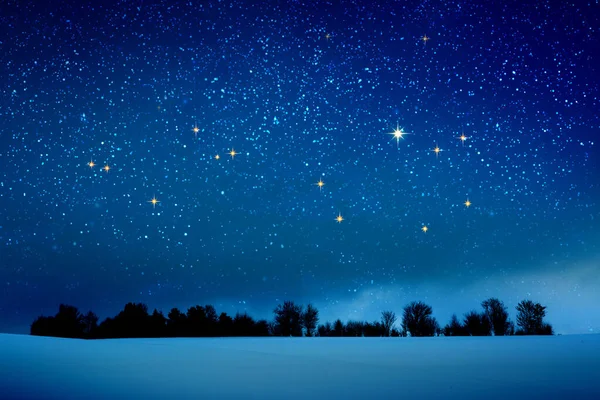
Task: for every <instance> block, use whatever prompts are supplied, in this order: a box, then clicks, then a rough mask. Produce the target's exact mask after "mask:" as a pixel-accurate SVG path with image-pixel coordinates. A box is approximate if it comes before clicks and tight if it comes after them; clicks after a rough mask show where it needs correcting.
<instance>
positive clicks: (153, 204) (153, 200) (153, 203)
mask: <svg viewBox="0 0 600 400" xmlns="http://www.w3.org/2000/svg"><path fill="white" fill-rule="evenodd" d="M148 203H152V206H153V207H154V208H156V203H160V201H158V200H156V195H155V196H154V197H152V200H150V201H148Z"/></svg>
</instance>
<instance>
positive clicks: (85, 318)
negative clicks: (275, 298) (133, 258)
mask: <svg viewBox="0 0 600 400" xmlns="http://www.w3.org/2000/svg"><path fill="white" fill-rule="evenodd" d="M481 307H482V310H481V311H476V310H473V311H470V312H468V313H466V314H465V315H464V317H463V319H462V320H459V318H458V317H457V316H456V314H455V315H452V318H451V319H450V322H449V323H448V324H447V325H446V326H445V327H443V328H442V327H440V325H439V324H438V322H437V320H436V319H435V317H433V310H432V308H431V306H429V305H427V304H425V303H423V302H420V301H414V302H412V303H410V304H408V305H407V306H405V307H404V309H403V310H402V316H401V319H400V329H397V328H395V327H394V324H395V323H396V321H397V317H396V314H395V313H394V312H393V311H383V312H382V313H381V319H380V320H379V321H373V322H364V321H348V322H346V323H343V322H342V321H341V320H340V319H338V320H336V321H335V322H333V323H330V322H326V323H324V324H319V311H318V310H317V308H315V307H314V306H313V305H312V304H308V305H307V306H306V307H303V306H301V305H299V304H296V303H294V302H292V301H286V302H284V303H283V304H280V305H278V306H277V308H275V310H273V313H274V318H273V320H272V321H267V320H264V319H261V320H255V319H254V318H252V317H251V316H249V315H248V314H246V313H243V314H240V313H238V314H236V315H235V316H234V317H231V316H229V315H227V314H226V313H224V312H222V313H221V314H217V311H216V310H215V308H214V307H213V306H212V305H206V306H194V307H190V308H189V309H188V310H187V312H186V313H183V312H181V311H180V310H178V309H177V308H173V309H172V310H171V311H170V312H169V313H168V314H167V316H166V317H165V316H164V314H163V313H162V312H161V311H158V310H156V309H155V310H154V311H153V312H152V313H149V312H148V307H147V306H146V305H145V304H142V303H128V304H126V305H125V307H124V308H123V310H122V311H121V312H119V314H117V315H116V316H115V317H112V318H110V317H109V318H106V319H105V320H104V321H102V323H100V324H98V317H97V316H96V314H94V313H93V312H91V311H90V312H88V313H87V314H82V313H80V312H79V310H78V309H77V308H76V307H73V306H70V305H65V304H61V305H60V307H59V309H58V313H57V314H56V315H55V316H53V317H44V316H40V317H38V318H37V319H36V320H35V321H34V322H33V323H32V324H31V334H32V335H36V336H54V337H64V338H79V339H110V338H160V337H227V336H238V337H239V336H308V337H310V336H321V337H342V336H345V337H383V336H396V337H406V336H411V337H422V336H492V335H493V336H507V335H552V334H553V330H552V325H550V324H548V323H547V322H545V321H544V317H545V315H546V307H544V306H542V305H541V304H539V303H534V302H533V301H531V300H524V301H521V302H520V303H519V304H518V305H517V307H516V309H517V319H516V328H515V324H514V323H513V322H512V321H511V320H510V319H509V315H508V310H507V308H506V307H505V306H504V303H503V302H502V301H500V300H498V299H496V298H490V299H488V300H485V301H483V302H482V303H481Z"/></svg>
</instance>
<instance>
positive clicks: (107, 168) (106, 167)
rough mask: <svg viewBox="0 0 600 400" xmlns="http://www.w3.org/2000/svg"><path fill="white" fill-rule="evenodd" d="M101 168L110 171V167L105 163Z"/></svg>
mask: <svg viewBox="0 0 600 400" xmlns="http://www.w3.org/2000/svg"><path fill="white" fill-rule="evenodd" d="M102 169H103V170H105V171H106V172H108V171H110V167H109V166H108V164H106V165H105V166H104V168H102Z"/></svg>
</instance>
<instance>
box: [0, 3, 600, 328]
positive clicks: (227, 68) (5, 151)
mask: <svg viewBox="0 0 600 400" xmlns="http://www.w3.org/2000/svg"><path fill="white" fill-rule="evenodd" d="M84 3H88V4H84ZM599 7H600V6H599V5H598V3H597V2H595V1H588V2H586V1H576V2H571V3H570V4H566V3H563V2H556V1H546V2H543V1H506V2H502V3H501V4H495V5H491V4H490V2H488V1H473V2H471V1H470V2H464V1H445V2H440V1H422V0H419V1H402V2H392V1H389V2H372V1H341V2H327V1H318V2H317V1H314V2H312V1H305V2H301V1H289V2H284V1H265V2H254V1H249V0H248V1H189V2H171V1H163V2H157V1H122V2H104V1H102V2H101V1H92V2H79V1H67V2H53V3H48V2H27V1H4V2H2V5H0V30H1V32H2V34H1V35H0V58H1V59H0V65H1V66H2V67H1V69H0V74H1V77H2V82H3V85H2V89H1V90H0V144H1V146H0V167H1V168H0V287H1V290H0V331H22V332H26V331H27V330H28V324H29V323H30V322H31V321H32V320H33V319H34V318H35V317H36V316H37V315H39V314H53V313H54V312H55V310H56V309H57V306H58V304H59V303H70V304H73V305H76V306H78V307H80V308H81V309H83V310H84V311H87V309H90V308H91V309H93V310H94V311H96V312H97V313H98V314H99V315H100V317H102V318H104V317H106V316H108V315H109V314H115V313H116V312H118V310H119V309H121V308H122V306H123V305H124V303H125V302H128V301H136V302H145V303H147V304H148V305H149V307H150V308H154V307H156V308H159V309H163V310H164V311H168V309H170V308H171V307H173V306H178V307H181V308H183V309H187V307H189V306H192V305H195V304H206V303H213V304H215V306H216V307H217V310H218V311H226V312H229V313H235V312H236V311H244V310H246V311H248V312H250V313H252V314H253V315H255V316H260V317H270V312H271V311H272V309H273V308H274V307H275V306H276V305H277V304H278V303H279V302H281V301H283V300H287V299H292V300H296V301H298V302H302V303H306V302H308V301H311V302H313V303H314V304H315V305H317V306H318V307H319V308H320V310H321V316H322V319H333V318H337V317H341V318H342V319H348V318H360V319H369V320H372V319H377V318H378V317H379V312H380V311H381V310H383V309H392V310H395V311H396V312H397V313H399V312H400V310H401V307H402V306H403V305H404V304H405V303H407V302H409V301H412V300H424V301H427V302H429V303H430V304H431V305H433V307H434V313H435V315H436V316H437V317H438V319H440V322H442V323H445V322H447V320H448V319H449V317H450V315H451V313H452V312H456V313H457V314H459V315H462V314H463V313H464V312H467V311H469V310H470V309H473V308H477V307H478V306H479V303H480V302H481V301H482V300H484V299H485V298H487V297H490V296H496V297H499V298H500V299H502V300H504V301H505V303H506V304H507V305H508V306H509V307H510V311H511V316H512V317H513V319H514V306H515V305H516V303H517V302H518V301H519V300H522V299H525V298H531V299H532V300H535V301H540V302H541V303H542V304H545V305H547V306H548V319H549V321H550V322H552V323H554V325H555V328H556V331H557V332H564V333H570V332H590V331H591V332H597V331H598V330H600V309H598V304H600V246H599V243H600V227H599V223H598V222H599V221H600V206H599V204H598V202H599V199H600V184H599V182H600V180H599V179H600V173H599V171H600V163H599V162H598V156H599V151H598V147H599V144H600V143H599V142H598V141H599V140H600V139H599V136H598V132H599V129H600V117H599V113H598V110H599V105H600V101H599V100H600V85H599V79H598V73H599V67H598V66H600V39H599V37H598V34H599V31H600V17H599V16H600V11H599ZM194 127H197V128H198V129H197V132H195V131H194ZM396 129H399V130H400V131H401V132H406V134H402V135H401V136H402V137H401V138H397V139H398V140H396V139H395V138H394V135H393V134H390V133H392V132H394V131H395V130H396ZM463 133H464V139H465V140H461V139H460V136H461V135H462V134H463ZM436 147H437V148H439V149H440V150H441V151H440V152H439V153H436V152H435V151H433V150H434V149H435V148H436ZM232 149H233V150H235V152H236V153H237V154H236V155H235V156H234V157H232V156H231V155H230V154H229V153H230V152H231V151H232ZM217 156H218V158H217ZM90 162H93V164H91V163H90ZM105 166H108V167H109V170H108V171H105V170H103V168H104V167H105ZM319 180H322V182H324V186H323V187H319V186H318V185H317V182H319ZM153 198H155V199H156V200H157V201H158V202H157V203H156V204H154V205H153V204H152V203H151V202H150V201H151V200H152V199H153ZM467 200H468V201H469V202H470V203H469V206H468V207H467V206H466V205H465V203H466V202H467ZM338 215H341V216H342V218H343V220H342V221H341V222H340V223H338V222H337V221H336V220H335V218H336V217H337V216H338ZM425 226H426V227H427V228H428V230H427V232H424V231H423V230H422V228H423V227H425Z"/></svg>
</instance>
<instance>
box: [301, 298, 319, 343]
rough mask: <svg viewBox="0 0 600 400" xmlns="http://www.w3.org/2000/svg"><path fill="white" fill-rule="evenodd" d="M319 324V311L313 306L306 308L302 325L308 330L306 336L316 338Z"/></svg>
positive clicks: (309, 305)
mask: <svg viewBox="0 0 600 400" xmlns="http://www.w3.org/2000/svg"><path fill="white" fill-rule="evenodd" d="M318 323H319V310H317V308H316V307H314V306H313V305H312V304H310V303H309V304H308V305H307V306H306V310H304V312H303V313H302V325H303V326H304V329H305V330H306V336H314V334H315V329H316V327H317V324H318Z"/></svg>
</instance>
